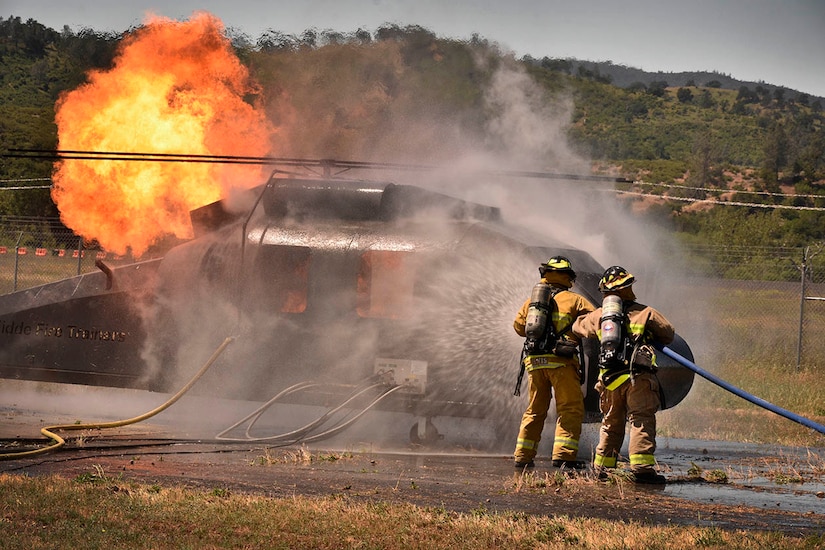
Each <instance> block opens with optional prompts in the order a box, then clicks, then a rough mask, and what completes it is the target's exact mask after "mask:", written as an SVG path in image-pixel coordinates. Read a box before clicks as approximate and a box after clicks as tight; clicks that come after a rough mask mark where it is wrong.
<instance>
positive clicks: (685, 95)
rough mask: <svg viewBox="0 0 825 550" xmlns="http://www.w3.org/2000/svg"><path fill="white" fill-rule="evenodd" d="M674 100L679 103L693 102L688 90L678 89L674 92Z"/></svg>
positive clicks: (691, 94) (691, 93)
mask: <svg viewBox="0 0 825 550" xmlns="http://www.w3.org/2000/svg"><path fill="white" fill-rule="evenodd" d="M676 99H678V100H679V103H690V102H691V101H693V92H691V91H690V88H679V89H678V90H677V91H676Z"/></svg>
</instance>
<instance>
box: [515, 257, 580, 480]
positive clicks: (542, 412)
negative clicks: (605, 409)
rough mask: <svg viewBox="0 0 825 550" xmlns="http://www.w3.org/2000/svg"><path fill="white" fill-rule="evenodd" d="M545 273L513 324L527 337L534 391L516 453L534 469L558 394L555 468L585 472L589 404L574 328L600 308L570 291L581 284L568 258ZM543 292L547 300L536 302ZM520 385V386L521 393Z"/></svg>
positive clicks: (542, 269) (518, 461) (526, 365)
mask: <svg viewBox="0 0 825 550" xmlns="http://www.w3.org/2000/svg"><path fill="white" fill-rule="evenodd" d="M539 274H540V275H541V281H540V282H539V283H538V284H537V285H536V286H535V287H534V289H533V296H532V297H531V298H530V299H528V300H527V301H526V302H524V305H523V306H522V307H521V309H520V310H519V312H518V315H517V316H516V319H515V321H514V322H513V328H514V329H515V331H516V332H517V333H518V334H519V336H523V337H525V346H524V351H523V353H522V365H521V368H522V369H524V370H526V371H527V373H528V391H529V401H528V404H527V409H526V410H525V411H524V415H523V416H522V419H521V427H520V429H519V434H518V440H517V442H516V450H515V452H514V453H513V455H514V458H515V466H516V468H518V469H522V470H523V469H524V468H532V467H533V466H534V462H533V459H534V458H535V456H536V453H537V450H538V445H539V441H540V440H541V432H542V429H543V428H544V421H545V420H546V419H547V411H548V409H549V408H550V400H551V398H552V396H553V392H554V391H555V393H556V417H557V418H556V432H555V440H554V441H553V455H552V460H553V462H552V464H553V466H554V467H556V468H574V469H581V468H583V467H584V466H585V463H584V462H582V461H579V460H576V455H577V454H578V450H579V437H580V436H581V429H582V421H583V420H584V400H583V396H582V390H581V375H580V366H579V359H578V352H577V348H578V344H579V338H578V337H576V336H575V335H574V334H573V333H572V332H571V331H570V329H571V327H572V326H573V321H575V319H576V317H578V316H579V315H583V314H585V313H589V312H591V311H593V310H594V306H593V304H591V303H590V302H589V301H588V300H587V299H586V298H584V297H582V296H580V295H579V294H577V293H575V292H571V291H570V290H569V289H570V288H571V287H572V286H573V282H574V281H575V280H576V272H575V271H573V267H572V265H571V263H570V260H569V259H567V258H565V257H564V256H555V257H553V258H550V259H549V260H548V261H547V263H544V264H541V265H540V266H539ZM537 290H538V291H540V292H539V294H542V295H543V296H544V299H538V298H536V294H537ZM542 303H544V305H543V306H542ZM542 308H543V309H544V313H543V314H545V315H546V317H545V318H546V322H545V323H544V324H543V326H542V325H541V323H536V322H535V319H536V318H539V319H542V317H541V315H542V311H541V309H542ZM536 314H539V316H538V317H537V316H536ZM519 387H520V382H519V385H518V386H517V388H516V394H517V395H518V393H519Z"/></svg>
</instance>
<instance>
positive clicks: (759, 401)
mask: <svg viewBox="0 0 825 550" xmlns="http://www.w3.org/2000/svg"><path fill="white" fill-rule="evenodd" d="M656 349H658V350H659V351H661V352H662V353H664V354H665V355H667V356H668V357H670V358H671V359H673V360H674V361H676V362H678V363H679V364H680V365H682V366H684V367H686V368H688V369H690V370H692V371H693V372H695V373H696V374H698V375H699V376H701V377H702V378H705V379H706V380H709V381H711V382H713V383H714V384H716V385H717V386H719V387H721V388H723V389H726V390H728V391H729V392H731V393H732V394H734V395H737V396H739V397H741V398H742V399H745V400H747V401H750V402H751V403H753V404H754V405H758V406H760V407H762V408H763V409H767V410H769V411H771V412H773V413H776V414H778V415H779V416H783V417H785V418H787V419H788V420H792V421H794V422H796V423H798V424H802V425H803V426H806V427H808V428H811V429H812V430H816V431H818V432H819V433H821V434H825V426H823V425H822V424H818V423H816V422H814V421H813V420H810V419H808V418H805V417H804V416H800V415H798V414H796V413H793V412H791V411H789V410H787V409H783V408H782V407H778V406H776V405H774V404H773V403H769V402H768V401H765V400H764V399H761V398H759V397H756V396H755V395H752V394H750V393H748V392H746V391H744V390H742V389H740V388H737V387H736V386H733V385H732V384H729V383H728V382H725V381H724V380H722V379H721V378H718V377H716V376H714V375H713V374H711V373H709V372H708V371H706V370H704V369H702V368H701V367H699V366H698V365H696V364H695V363H693V362H692V361H689V360H687V359H685V358H684V357H682V356H681V355H679V354H678V353H676V352H675V351H673V350H672V349H670V348H669V347H667V346H661V345H659V344H657V345H656Z"/></svg>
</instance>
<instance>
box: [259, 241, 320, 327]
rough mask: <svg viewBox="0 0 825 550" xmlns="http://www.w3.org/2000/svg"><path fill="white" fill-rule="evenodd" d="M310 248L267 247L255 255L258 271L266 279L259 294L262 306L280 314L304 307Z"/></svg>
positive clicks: (294, 311) (300, 311)
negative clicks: (263, 274) (266, 276)
mask: <svg viewBox="0 0 825 550" xmlns="http://www.w3.org/2000/svg"><path fill="white" fill-rule="evenodd" d="M310 259H311V258H310V249H309V248H308V247H306V246H267V247H264V248H262V249H261V251H260V252H259V256H258V271H259V272H260V273H267V274H268V279H267V280H266V282H265V284H264V285H263V286H264V288H263V292H260V293H259V294H260V296H259V297H258V298H259V299H260V300H261V305H265V306H267V307H268V308H269V309H271V310H274V311H280V312H282V313H302V312H304V311H305V310H306V308H307V288H308V286H309V284H308V281H309V264H310Z"/></svg>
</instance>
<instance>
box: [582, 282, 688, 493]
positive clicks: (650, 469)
mask: <svg viewBox="0 0 825 550" xmlns="http://www.w3.org/2000/svg"><path fill="white" fill-rule="evenodd" d="M634 281H635V277H634V276H633V275H631V274H630V273H628V272H627V270H626V269H624V268H623V267H621V266H612V267H610V268H608V269H607V270H606V271H605V272H604V275H603V276H602V278H601V280H600V281H599V290H600V291H601V292H602V295H603V296H604V302H603V303H602V307H600V308H598V309H597V310H595V311H593V312H592V313H589V314H587V315H585V316H582V317H580V318H579V319H577V320H576V322H575V323H574V324H573V332H574V333H575V334H576V335H577V336H579V337H580V338H593V337H598V338H599V341H600V353H599V379H598V382H597V383H596V390H597V391H598V392H599V397H600V400H599V401H600V408H601V412H602V415H603V416H602V424H601V427H600V430H599V444H598V446H597V447H596V456H595V458H594V461H593V467H594V470H595V471H596V473H597V475H598V477H599V479H602V480H604V479H607V478H608V472H609V471H610V470H611V469H613V468H616V465H617V460H618V456H619V450H620V449H621V447H622V444H623V442H624V436H625V424H626V423H627V422H630V441H629V443H628V454H629V455H630V471H631V474H632V477H631V479H632V481H633V482H635V483H649V484H657V485H659V484H665V483H667V479H666V478H665V477H664V476H662V475H660V474H658V473H657V472H656V469H655V466H656V461H655V459H654V458H653V454H654V452H655V451H656V411H657V410H658V409H659V406H660V404H661V402H660V397H659V381H658V379H657V378H656V354H655V351H654V348H653V345H652V344H653V343H654V342H657V343H661V344H662V345H667V344H669V343H671V342H672V341H673V337H674V328H673V325H671V324H670V322H669V321H668V320H667V319H665V317H664V316H663V315H662V314H661V313H659V312H658V311H656V310H655V309H653V308H652V307H649V306H646V305H643V304H640V303H638V302H637V301H636V296H635V294H634V293H633V283H634ZM614 337H615V338H614ZM608 343H610V345H608ZM614 343H618V344H617V345H616V346H613V344H614Z"/></svg>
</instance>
